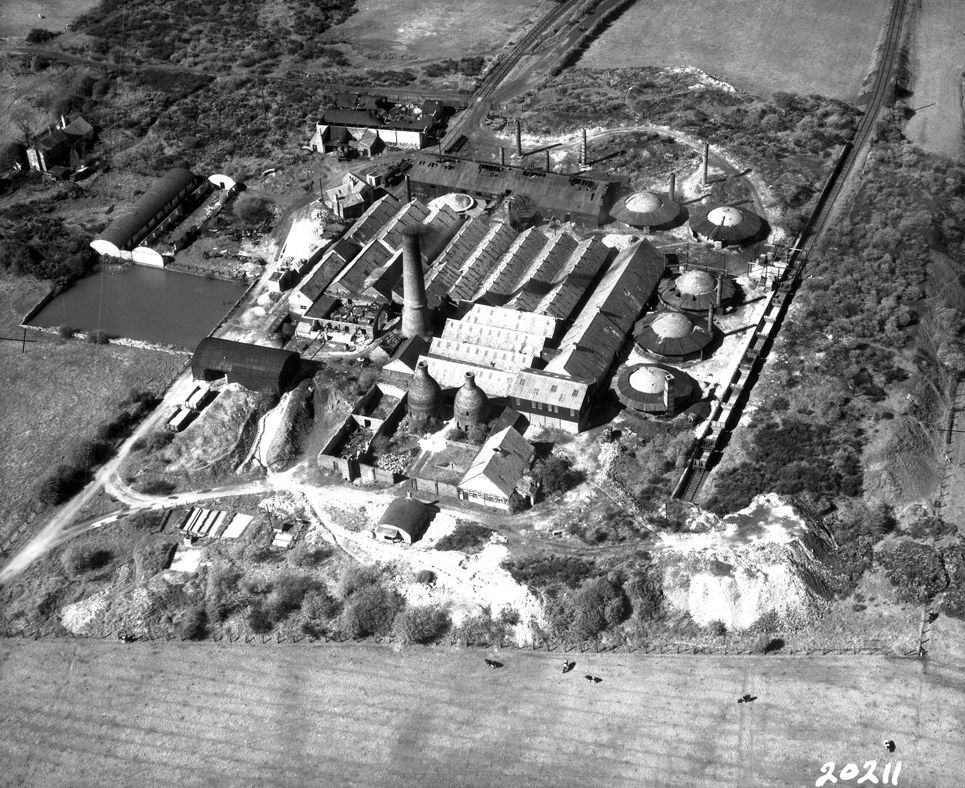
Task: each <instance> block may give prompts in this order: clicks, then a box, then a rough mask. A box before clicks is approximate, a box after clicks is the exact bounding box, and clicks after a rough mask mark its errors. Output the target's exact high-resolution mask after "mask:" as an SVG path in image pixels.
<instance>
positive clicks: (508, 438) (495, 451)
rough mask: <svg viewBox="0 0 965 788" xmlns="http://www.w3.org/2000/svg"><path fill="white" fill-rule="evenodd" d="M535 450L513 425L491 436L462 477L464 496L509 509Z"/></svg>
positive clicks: (461, 485) (472, 501)
mask: <svg viewBox="0 0 965 788" xmlns="http://www.w3.org/2000/svg"><path fill="white" fill-rule="evenodd" d="M533 452H534V450H533V446H532V445H531V444H530V443H529V442H528V441H527V440H526V439H525V438H524V437H523V436H522V435H521V434H520V433H519V432H518V431H517V430H516V429H514V428H513V427H506V428H505V429H503V430H501V431H500V432H496V433H494V434H492V435H490V436H489V438H488V439H487V440H486V442H485V443H484V444H483V445H482V448H481V449H480V450H479V453H478V454H477V455H476V458H475V459H474V460H473V462H472V465H470V466H469V470H467V471H466V473H465V474H464V475H463V477H462V479H460V480H459V484H458V490H459V497H460V499H462V500H464V501H469V502H470V503H478V504H481V505H483V506H488V507H490V508H493V509H503V510H505V511H509V510H510V509H511V508H512V504H513V497H514V496H513V493H514V492H515V491H516V485H517V484H519V481H520V479H521V478H522V476H523V474H525V473H526V471H527V470H528V469H529V465H530V463H531V462H532V459H533Z"/></svg>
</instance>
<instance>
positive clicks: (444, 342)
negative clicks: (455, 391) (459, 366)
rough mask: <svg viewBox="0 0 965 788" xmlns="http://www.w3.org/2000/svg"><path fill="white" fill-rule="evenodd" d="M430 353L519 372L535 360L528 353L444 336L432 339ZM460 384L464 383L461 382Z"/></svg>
mask: <svg viewBox="0 0 965 788" xmlns="http://www.w3.org/2000/svg"><path fill="white" fill-rule="evenodd" d="M429 355H430V356H431V357H435V358H450V359H453V360H454V361H462V362H464V363H468V364H475V365H476V366H478V367H481V368H483V369H499V370H502V371H503V372H518V371H519V370H521V369H526V367H529V366H531V365H532V363H533V361H535V359H534V357H533V356H532V355H530V354H528V353H515V352H513V351H512V350H509V349H504V348H494V347H486V345H474V344H472V343H471V342H458V341H455V340H452V339H443V338H442V337H435V338H434V339H433V340H432V343H431V344H430V345H429ZM460 385H462V384H461V382H460Z"/></svg>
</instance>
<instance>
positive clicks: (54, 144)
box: [27, 115, 94, 172]
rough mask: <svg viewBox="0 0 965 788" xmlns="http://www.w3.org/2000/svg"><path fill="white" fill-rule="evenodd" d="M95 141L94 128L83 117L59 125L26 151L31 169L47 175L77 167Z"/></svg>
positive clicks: (64, 121) (62, 120) (62, 121)
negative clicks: (52, 170) (66, 168)
mask: <svg viewBox="0 0 965 788" xmlns="http://www.w3.org/2000/svg"><path fill="white" fill-rule="evenodd" d="M93 141H94V127H93V126H91V125H90V123H88V122H87V121H86V120H84V118H82V117H81V116H80V115H77V116H75V117H74V118H73V119H72V120H71V121H70V123H68V122H67V121H66V119H64V118H61V119H60V123H59V124H58V125H56V126H54V127H53V128H49V129H47V131H45V132H44V133H43V134H41V135H40V136H39V137H37V138H36V139H35V140H34V141H33V142H32V143H31V144H30V145H29V146H28V147H27V162H28V163H29V165H30V169H32V170H37V171H38V172H48V171H50V170H51V169H52V168H53V167H77V166H78V165H80V163H81V162H82V161H83V159H84V157H85V156H86V155H87V152H88V150H89V148H90V145H91V143H92V142H93Z"/></svg>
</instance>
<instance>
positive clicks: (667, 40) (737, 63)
mask: <svg viewBox="0 0 965 788" xmlns="http://www.w3.org/2000/svg"><path fill="white" fill-rule="evenodd" d="M889 5H890V3H889V2H888V0H865V2H862V3H826V2H824V1H823V0H772V1H771V2H768V3H767V4H766V7H765V6H763V5H762V4H761V3H760V2H757V0H731V2H728V3H726V4H724V5H722V4H721V3H720V2H718V0H696V1H695V2H692V3H686V4H683V3H678V2H673V1H672V0H659V2H653V3H636V4H634V5H633V6H632V7H631V8H630V9H629V10H628V11H626V12H625V13H624V14H623V15H622V16H621V17H620V18H619V19H618V20H616V21H615V22H614V23H613V25H612V26H611V27H610V28H609V29H608V30H607V31H606V32H604V33H603V35H601V36H600V37H599V38H597V39H596V41H594V43H593V44H592V46H591V47H590V48H589V49H588V50H587V52H586V54H585V55H584V56H583V58H582V59H581V61H580V65H582V66H585V67H587V68H626V67H632V66H696V67H698V68H701V69H703V70H704V71H707V72H708V73H711V74H714V75H716V76H719V77H721V78H723V79H725V80H727V81H728V82H730V83H732V84H733V85H734V86H736V87H740V88H744V89H747V90H751V91H754V92H758V93H765V94H766V93H773V92H775V91H780V90H784V91H793V92H796V93H821V94H823V95H826V96H832V97H835V98H841V99H853V98H855V96H857V94H858V92H859V89H860V87H861V84H862V81H863V80H864V78H865V75H866V74H867V73H868V71H869V70H870V67H871V65H872V64H871V62H870V57H869V54H870V53H871V52H872V51H873V50H874V47H875V43H876V41H877V40H878V36H879V34H880V31H881V26H882V23H883V22H884V20H885V16H886V15H887V12H888V8H889Z"/></svg>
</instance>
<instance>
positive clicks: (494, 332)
mask: <svg viewBox="0 0 965 788" xmlns="http://www.w3.org/2000/svg"><path fill="white" fill-rule="evenodd" d="M442 338H443V339H449V340H452V341H454V342H470V343H472V344H474V345H484V346H486V347H492V348H504V349H506V350H511V351H513V352H514V353H524V354H526V355H529V356H534V357H538V356H539V354H540V353H542V352H543V345H544V344H545V343H546V337H544V336H541V335H539V334H529V333H527V332H525V331H514V330H513V329H511V328H502V327H501V326H488V325H485V324H482V323H467V322H466V321H465V320H449V321H447V322H446V327H445V328H444V329H443V331H442Z"/></svg>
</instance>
